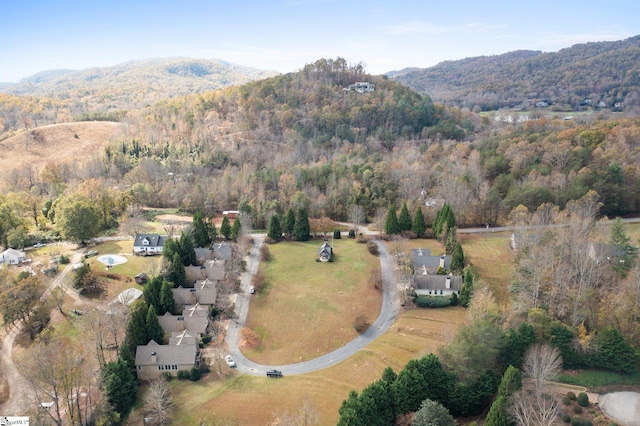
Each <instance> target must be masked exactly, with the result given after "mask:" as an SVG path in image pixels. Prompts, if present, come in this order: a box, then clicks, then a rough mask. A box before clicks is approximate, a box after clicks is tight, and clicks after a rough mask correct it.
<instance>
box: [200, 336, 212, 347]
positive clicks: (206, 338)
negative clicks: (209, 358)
mask: <svg viewBox="0 0 640 426" xmlns="http://www.w3.org/2000/svg"><path fill="white" fill-rule="evenodd" d="M200 341H201V342H202V343H204V344H205V345H206V344H207V343H209V342H210V341H211V336H210V335H209V334H205V335H204V336H202V339H201V340H200Z"/></svg>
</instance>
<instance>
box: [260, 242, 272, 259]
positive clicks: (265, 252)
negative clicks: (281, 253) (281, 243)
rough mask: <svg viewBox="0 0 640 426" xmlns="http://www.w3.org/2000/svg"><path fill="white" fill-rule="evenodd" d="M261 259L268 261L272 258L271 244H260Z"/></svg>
mask: <svg viewBox="0 0 640 426" xmlns="http://www.w3.org/2000/svg"><path fill="white" fill-rule="evenodd" d="M260 260H262V261H263V262H268V261H270V260H271V251H269V246H267V245H266V244H263V245H262V246H260Z"/></svg>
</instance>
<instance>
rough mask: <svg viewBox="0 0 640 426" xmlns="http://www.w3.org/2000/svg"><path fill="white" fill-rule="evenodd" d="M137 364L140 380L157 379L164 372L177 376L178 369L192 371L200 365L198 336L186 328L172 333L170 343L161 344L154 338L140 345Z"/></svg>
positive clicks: (137, 352) (137, 351) (137, 350)
mask: <svg viewBox="0 0 640 426" xmlns="http://www.w3.org/2000/svg"><path fill="white" fill-rule="evenodd" d="M135 365H136V374H137V376H138V379H140V380H152V379H157V378H159V377H161V375H162V374H163V373H169V374H171V375H172V376H175V375H177V374H178V371H190V370H191V369H192V368H193V367H198V366H199V365H200V362H199V353H198V342H197V338H196V336H194V335H193V334H191V333H189V332H188V331H187V330H184V331H182V332H181V333H175V334H172V336H171V339H170V340H169V344H168V345H159V344H158V343H157V342H156V341H154V340H151V341H150V342H149V343H147V344H146V345H139V346H138V347H137V349H136V361H135Z"/></svg>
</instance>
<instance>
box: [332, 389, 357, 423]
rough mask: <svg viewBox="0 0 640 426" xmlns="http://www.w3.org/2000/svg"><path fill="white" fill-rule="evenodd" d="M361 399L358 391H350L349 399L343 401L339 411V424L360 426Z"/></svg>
mask: <svg viewBox="0 0 640 426" xmlns="http://www.w3.org/2000/svg"><path fill="white" fill-rule="evenodd" d="M359 404H360V401H359V399H358V393H357V392H356V391H354V390H352V391H351V392H349V396H348V397H347V399H345V400H344V401H342V404H341V405H340V408H339V409H338V413H339V414H340V418H339V419H338V426H360V425H362V423H361V422H360V418H359V413H358V406H359Z"/></svg>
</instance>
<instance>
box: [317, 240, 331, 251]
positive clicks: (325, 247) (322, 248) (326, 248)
mask: <svg viewBox="0 0 640 426" xmlns="http://www.w3.org/2000/svg"><path fill="white" fill-rule="evenodd" d="M332 250H333V249H332V248H331V246H330V245H329V242H328V241H327V240H325V241H324V244H322V246H320V248H319V249H318V254H322V253H327V254H331V252H332Z"/></svg>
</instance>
